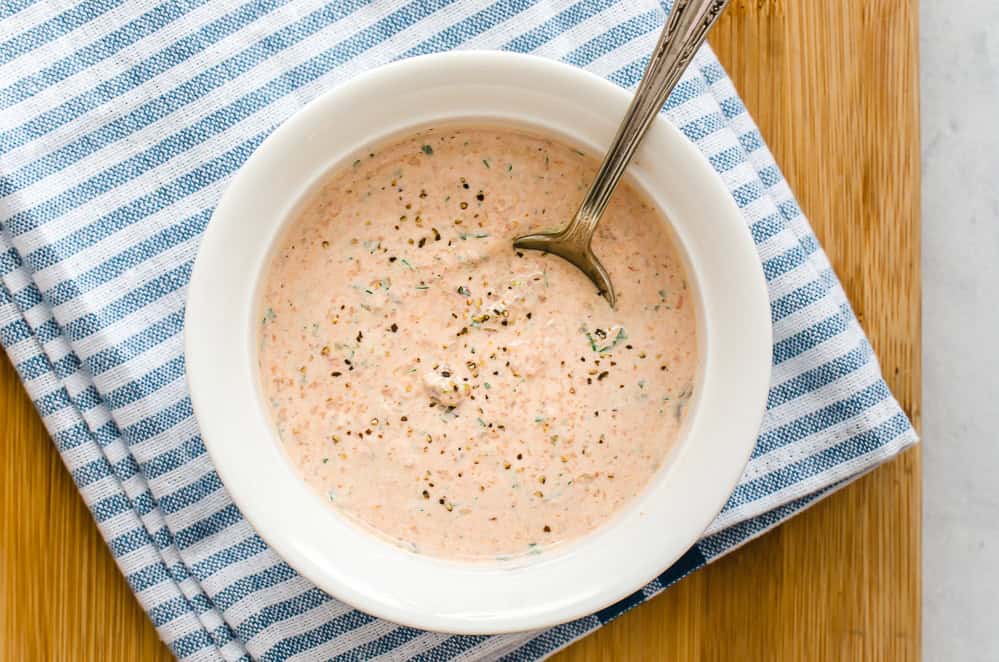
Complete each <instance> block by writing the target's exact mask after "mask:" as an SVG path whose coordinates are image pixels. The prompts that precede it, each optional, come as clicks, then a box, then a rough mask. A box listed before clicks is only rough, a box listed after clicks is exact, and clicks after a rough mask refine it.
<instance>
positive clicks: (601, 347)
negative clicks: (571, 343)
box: [581, 325, 628, 354]
mask: <svg viewBox="0 0 999 662" xmlns="http://www.w3.org/2000/svg"><path fill="white" fill-rule="evenodd" d="M581 331H582V332H583V333H584V334H585V335H586V339H587V340H588V341H590V349H592V350H593V351H594V352H598V353H601V354H602V353H603V352H609V351H610V350H612V349H614V348H615V347H617V345H618V343H620V342H621V341H623V340H627V339H628V333H627V332H626V331H625V330H624V328H623V327H622V328H620V329H618V332H617V335H615V336H614V338H613V339H612V340H611V341H610V342H607V333H606V332H605V331H604V330H602V329H597V330H596V331H594V332H593V333H590V331H589V329H587V328H586V326H585V325H584V326H583V327H582V328H581Z"/></svg>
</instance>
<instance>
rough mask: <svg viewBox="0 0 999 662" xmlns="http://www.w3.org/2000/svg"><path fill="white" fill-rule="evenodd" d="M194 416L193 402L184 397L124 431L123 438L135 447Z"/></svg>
mask: <svg viewBox="0 0 999 662" xmlns="http://www.w3.org/2000/svg"><path fill="white" fill-rule="evenodd" d="M193 415H194V412H193V411H192V410H191V400H190V398H188V397H184V398H182V399H181V400H179V401H177V402H174V403H173V404H170V405H166V404H164V406H163V408H162V409H160V410H159V411H157V412H156V413H154V414H152V415H151V416H148V417H146V418H144V419H142V420H141V421H138V422H136V423H133V424H132V425H130V426H128V427H127V428H125V429H124V430H122V436H123V437H124V438H125V443H126V444H128V445H129V446H135V445H137V444H141V443H142V442H143V441H147V440H149V439H152V438H153V437H155V436H156V435H158V434H161V433H163V432H165V431H166V430H169V429H170V428H172V427H174V426H175V425H177V424H178V423H180V422H181V421H185V420H187V419H189V418H191V417H192V416H193Z"/></svg>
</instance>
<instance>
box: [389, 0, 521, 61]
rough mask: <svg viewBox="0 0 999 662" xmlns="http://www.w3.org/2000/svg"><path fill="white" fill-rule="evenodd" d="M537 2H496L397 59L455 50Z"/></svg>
mask: <svg viewBox="0 0 999 662" xmlns="http://www.w3.org/2000/svg"><path fill="white" fill-rule="evenodd" d="M536 1H537V0H501V1H500V2H495V3H493V4H491V5H489V6H488V7H486V8H484V9H481V10H479V11H478V12H476V13H475V14H471V15H469V16H466V17H465V18H463V19H461V20H460V21H458V22H457V23H454V24H452V25H449V26H448V27H446V28H444V29H443V30H441V31H440V32H438V33H436V34H434V36H432V37H430V38H429V39H426V40H424V41H422V42H420V43H419V44H417V45H416V46H413V47H412V48H410V49H409V50H407V51H405V52H404V53H403V54H402V55H400V56H398V57H396V58H395V59H397V60H403V59H406V58H409V57H413V56H416V55H425V54H427V53H436V52H439V51H444V50H447V49H449V48H454V47H455V45H457V44H460V43H462V42H464V41H466V40H467V39H470V38H472V37H474V36H476V35H478V34H482V33H483V32H485V31H486V30H488V29H489V28H491V27H493V26H495V25H498V24H500V23H502V22H503V21H505V20H507V19H509V18H511V17H513V16H515V15H516V14H519V13H521V12H522V11H524V10H525V9H527V8H529V7H530V6H531V5H533V4H535V2H536ZM428 4H429V2H428ZM386 36H387V35H386Z"/></svg>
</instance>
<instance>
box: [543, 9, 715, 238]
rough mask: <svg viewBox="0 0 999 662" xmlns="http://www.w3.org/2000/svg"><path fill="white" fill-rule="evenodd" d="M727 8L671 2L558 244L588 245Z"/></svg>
mask: <svg viewBox="0 0 999 662" xmlns="http://www.w3.org/2000/svg"><path fill="white" fill-rule="evenodd" d="M727 4H728V0H675V2H674V3H673V8H672V10H671V11H670V13H669V17H668V18H667V20H666V25H665V26H664V27H663V31H662V34H661V35H660V36H659V43H658V44H656V49H655V51H653V53H652V57H651V58H650V59H649V64H648V66H647V67H646V68H645V74H644V75H643V76H642V80H641V82H640V83H639V84H638V89H637V90H636V91H635V97H634V98H633V99H632V101H631V105H630V106H629V107H628V112H627V113H626V114H625V118H624V121H622V122H621V126H620V127H619V128H618V131H617V135H615V136H614V141H613V142H612V143H611V146H610V149H609V150H608V152H607V155H606V156H605V157H604V161H603V163H602V164H600V170H599V171H598V172H597V176H596V178H595V179H594V180H593V184H591V185H590V190H589V191H588V192H587V193H586V197H585V198H584V199H583V203H582V204H581V205H580V207H579V211H577V212H576V215H575V216H574V217H573V219H572V221H571V222H570V223H569V225H568V226H567V227H566V228H565V229H564V230H563V231H562V232H561V233H560V234H561V238H562V239H563V240H569V241H573V242H574V243H575V242H579V243H581V244H583V245H584V246H587V247H588V246H589V243H590V237H592V235H593V231H594V230H596V227H597V222H598V221H599V220H600V216H601V215H602V214H603V212H604V209H605V208H606V207H607V203H608V201H609V200H610V197H611V194H612V193H613V192H614V189H615V188H617V184H618V181H620V179H621V176H622V175H623V174H624V171H625V168H627V167H628V163H629V162H630V161H631V157H632V156H633V155H634V154H635V151H636V150H637V149H638V146H639V145H640V144H641V142H642V138H644V137H645V134H646V132H648V130H649V127H651V126H652V122H653V120H654V119H655V118H656V115H658V114H659V111H660V110H661V109H662V107H663V104H664V103H666V99H667V97H669V94H670V92H672V91H673V88H674V87H676V84H677V82H679V80H680V77H681V76H682V75H683V72H684V70H686V68H687V65H689V64H690V61H691V60H692V59H693V57H694V54H695V53H696V52H697V49H698V48H700V46H701V44H703V43H704V39H705V37H706V36H707V34H708V31H709V30H710V29H711V27H712V26H713V25H714V24H715V22H716V21H717V20H718V17H719V16H721V13H722V11H723V10H724V9H725V6H726V5H727Z"/></svg>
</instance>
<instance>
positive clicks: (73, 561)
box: [0, 0, 920, 662]
mask: <svg viewBox="0 0 999 662" xmlns="http://www.w3.org/2000/svg"><path fill="white" fill-rule="evenodd" d="M916 17H917V3H916V0H894V1H891V0H805V1H802V0H786V1H781V0H752V1H748V0H742V1H740V0H733V3H732V6H731V7H730V8H729V10H728V12H727V13H726V15H725V16H724V17H723V18H722V21H721V23H720V24H719V26H718V27H717V28H716V31H715V33H714V35H713V36H712V44H713V46H714V47H715V50H716V52H717V53H718V55H719V57H720V59H721V60H722V62H723V64H724V65H725V66H726V67H727V68H728V70H729V72H730V73H731V75H732V77H733V78H734V80H735V83H736V86H737V87H738V89H739V91H740V92H741V94H742V96H743V99H744V100H745V102H746V105H747V106H748V107H749V109H750V112H752V113H753V115H754V117H755V118H756V121H757V122H758V124H759V125H760V128H761V130H762V132H763V136H764V137H765V138H766V140H767V141H768V142H769V144H770V146H771V148H772V150H773V151H774V154H775V156H776V158H777V161H778V163H780V164H781V166H782V167H783V169H784V172H785V175H786V176H787V178H788V179H789V181H790V183H791V186H792V188H793V189H794V190H795V191H796V193H797V194H798V197H799V200H800V202H801V206H802V208H803V209H804V211H805V213H806V214H807V215H808V216H809V218H810V219H811V221H812V224H813V226H814V227H815V230H816V232H817V233H818V234H819V237H820V238H821V239H822V241H823V243H824V246H825V248H826V251H827V252H828V253H829V256H830V258H831V260H832V262H833V265H834V266H835V268H836V271H837V273H838V274H839V276H840V278H841V280H842V281H843V284H844V286H845V287H846V289H847V291H848V293H849V295H850V298H851V300H852V301H853V303H854V306H855V308H856V311H857V314H858V316H859V317H860V319H861V321H862V323H863V325H864V327H865V329H866V330H867V332H868V334H869V335H870V338H871V341H872V343H873V345H874V347H875V349H876V350H877V352H878V354H879V356H880V359H881V364H882V367H883V370H884V372H885V376H886V378H887V379H888V382H889V384H890V386H891V387H892V389H893V390H894V392H895V394H896V395H897V396H898V398H899V400H900V401H901V402H902V405H903V407H904V408H905V409H906V411H907V412H908V413H909V414H910V415H911V416H912V417H913V419H914V420H915V421H916V422H917V424H918V421H919V415H920V329H919V315H920V313H919V300H920V289H919V206H918V204H919V118H918V93H917V92H918V91H917V69H916V67H917V62H918V57H917V51H916V47H917V39H916V37H917V34H916V31H917V25H916ZM0 444H2V446H0V448H2V452H3V459H4V461H3V462H2V463H0V660H4V661H7V660H10V661H14V660H17V661H20V660H53V661H58V660H81V661H90V660H94V661H97V660H116V661H129V660H159V659H163V660H166V659H169V652H168V651H167V650H166V648H165V647H164V646H162V644H160V643H159V642H158V639H157V637H156V633H155V631H154V630H153V628H152V626H151V625H150V623H149V621H148V619H146V618H145V616H144V615H143V613H142V611H141V609H140V608H139V606H138V604H137V603H136V602H135V599H134V598H133V597H132V595H131V593H130V592H129V590H128V587H127V585H126V584H125V582H124V580H123V579H122V577H121V575H120V574H119V572H118V570H117V567H116V566H115V564H114V562H113V560H112V558H111V556H110V554H109V553H108V551H107V549H106V548H105V546H104V543H103V541H102V540H101V538H100V536H99V534H98V532H97V529H96V527H95V526H94V524H93V521H92V520H91V518H90V515H89V513H88V512H87V510H86V508H85V507H84V505H83V503H82V501H81V500H80V498H79V496H78V494H77V492H76V490H75V488H74V486H73V484H72V481H71V480H70V478H69V476H68V474H67V473H66V471H65V469H64V468H63V466H62V464H61V461H60V460H59V458H58V455H57V454H56V452H55V450H54V448H53V446H52V444H51V443H50V441H49V440H48V437H47V435H46V434H45V431H44V429H43V428H42V426H41V423H40V422H39V420H38V417H37V415H36V414H35V412H34V410H33V409H32V407H31V404H30V402H29V401H28V399H27V397H26V396H24V394H23V392H22V390H21V387H20V385H19V384H18V383H17V380H16V376H15V375H14V373H13V371H12V370H11V369H10V367H9V365H8V364H7V363H6V361H5V360H3V361H0ZM919 462H920V460H919V451H918V449H917V450H913V451H909V452H907V453H905V454H904V455H903V456H902V457H901V458H899V459H898V460H896V461H894V462H892V463H891V464H889V465H887V466H885V467H883V468H881V469H878V470H877V471H875V472H873V473H872V474H870V475H868V476H867V477H865V478H863V479H861V480H860V481H858V482H857V483H855V484H853V485H852V486H850V487H848V488H847V489H845V490H843V491H842V492H840V493H838V494H836V495H834V496H832V497H830V498H829V499H827V500H825V501H823V502H822V503H820V504H818V505H817V506H815V507H814V508H812V509H811V510H809V511H807V512H806V513H804V514H802V515H800V516H799V517H797V518H795V519H794V520H792V521H791V522H789V523H787V524H785V525H784V526H782V527H781V528H779V529H777V530H776V531H774V532H772V533H770V534H768V535H767V536H765V537H763V538H761V539H760V540H757V541H755V542H753V543H750V544H749V545H747V546H746V547H744V548H742V549H740V550H738V551H736V552H734V553H732V554H730V555H729V556H727V557H726V558H724V559H722V560H720V561H718V562H716V563H714V564H712V565H711V566H709V567H708V568H705V569H704V570H702V571H700V572H698V573H696V574H695V575H693V576H691V577H690V578H688V579H686V580H684V581H683V582H681V583H680V584H678V585H677V586H674V587H673V588H672V589H670V590H669V591H667V592H666V593H664V594H663V595H661V596H660V597H658V598H656V599H655V600H653V601H652V602H650V603H648V604H646V605H643V606H642V607H640V608H638V609H636V610H634V611H632V612H631V613H629V614H627V615H626V616H624V617H622V618H620V619H618V620H617V621H615V622H614V623H612V624H611V625H610V626H608V627H606V628H603V629H602V630H600V631H598V632H597V633H596V634H594V635H592V636H590V637H587V638H586V639H584V640H583V641H582V642H579V643H577V644H575V645H574V646H572V647H570V648H569V649H568V650H567V651H565V652H564V653H562V654H560V656H559V657H558V659H559V660H560V662H589V661H594V662H595V661H598V660H600V661H603V660H661V659H670V660H698V661H711V660H719V661H721V660H731V659H733V658H736V657H737V658H738V659H740V660H747V661H748V660H768V661H769V660H794V661H798V660H820V661H825V660H872V661H874V660H885V661H891V662H895V661H899V660H902V661H906V660H917V659H919V653H920V575H919V570H920V556H919V555H920V473H919V469H920V464H919Z"/></svg>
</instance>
